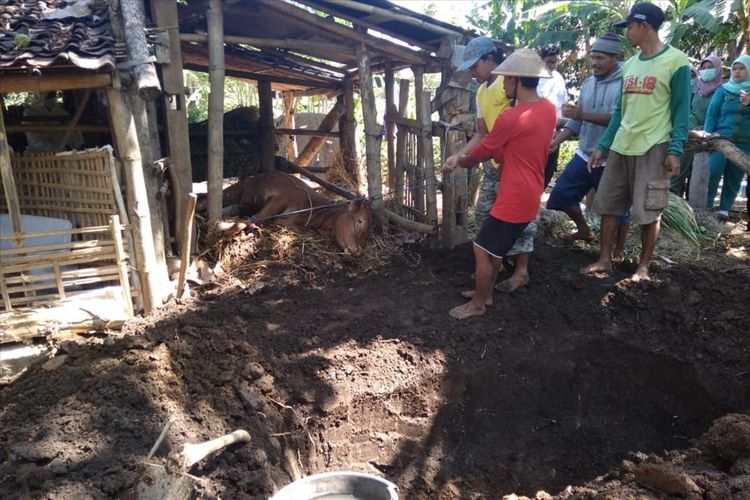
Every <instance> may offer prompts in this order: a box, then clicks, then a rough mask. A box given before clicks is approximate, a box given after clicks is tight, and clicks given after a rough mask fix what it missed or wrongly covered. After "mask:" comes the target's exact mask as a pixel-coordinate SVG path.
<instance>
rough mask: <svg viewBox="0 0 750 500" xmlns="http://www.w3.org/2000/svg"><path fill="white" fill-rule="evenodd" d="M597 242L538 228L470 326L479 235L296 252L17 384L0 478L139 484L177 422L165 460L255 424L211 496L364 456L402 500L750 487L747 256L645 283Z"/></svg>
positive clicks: (217, 474)
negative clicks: (379, 248)
mask: <svg viewBox="0 0 750 500" xmlns="http://www.w3.org/2000/svg"><path fill="white" fill-rule="evenodd" d="M594 257H595V256H594V254H593V253H592V252H591V251H590V250H583V249H580V248H578V247H570V246H555V245H550V244H544V243H540V244H538V245H537V252H536V253H535V254H534V257H533V262H532V268H531V272H532V280H533V281H532V283H531V285H530V286H529V287H528V288H527V289H525V290H523V291H520V292H518V293H516V294H513V295H499V294H496V295H495V304H494V305H493V306H492V308H491V309H490V310H489V312H488V314H486V315H485V316H483V317H479V318H473V319H470V320H467V321H463V322H459V321H456V320H454V319H452V318H450V317H449V316H448V314H447V311H448V309H450V308H451V307H453V306H455V305H457V304H459V303H461V301H462V298H461V297H460V294H459V293H460V291H462V290H464V289H467V287H469V286H470V280H469V276H470V274H471V273H472V271H473V257H472V255H471V249H470V247H469V246H468V245H464V246H461V247H458V248H456V249H454V250H453V251H429V250H422V251H421V253H420V254H418V258H415V257H414V256H412V257H411V258H407V256H404V255H402V256H400V257H397V258H395V259H394V260H393V261H392V262H390V263H389V264H388V265H387V266H385V267H384V268H381V269H377V270H372V271H370V272H367V273H364V274H362V273H358V272H357V273H355V272H353V271H352V269H354V266H352V265H349V264H347V263H346V262H344V264H343V265H342V269H326V268H324V267H320V266H319V267H315V265H314V264H311V263H310V261H306V260H305V259H304V257H299V256H298V258H297V259H296V260H292V261H291V262H289V263H286V264H275V265H274V264H269V266H267V267H266V269H265V274H264V275H263V278H262V280H260V281H259V280H257V279H255V278H254V279H253V280H245V281H239V280H237V281H233V282H231V283H229V282H227V283H225V285H224V286H222V287H214V288H209V289H207V290H205V291H204V293H202V294H201V295H199V296H198V297H196V298H194V299H190V300H185V301H181V302H179V303H173V304H171V305H170V306H168V307H165V308H164V309H163V310H161V311H160V312H159V313H158V314H157V315H156V316H155V317H153V318H150V319H149V320H141V321H138V322H133V323H132V324H129V325H128V327H127V330H126V332H124V333H122V334H118V335H112V336H100V337H93V338H89V339H88V340H87V341H86V342H83V343H81V342H63V343H61V344H60V345H59V351H58V355H57V358H55V359H58V360H59V359H60V358H61V357H62V361H61V362H62V364H61V365H60V366H58V367H54V368H53V369H51V370H43V369H37V370H34V371H32V372H31V373H29V374H28V375H26V376H24V377H23V378H22V379H20V380H18V381H17V382H15V383H13V384H12V385H9V386H7V387H5V388H2V389H0V491H2V492H3V494H2V496H3V497H5V498H52V499H62V498H66V499H67V498H102V497H125V498H127V497H131V496H132V494H133V488H134V486H135V484H136V483H137V482H138V480H139V478H140V477H142V476H143V474H144V470H146V469H147V468H148V467H149V466H147V465H144V462H145V457H146V454H147V453H148V451H149V449H150V447H151V446H152V445H153V444H154V442H155V440H156V438H157V436H158V435H159V432H160V430H161V429H162V427H163V425H164V423H165V421H166V420H167V419H168V418H170V417H171V418H172V419H174V425H173V426H172V427H171V429H170V431H169V433H168V437H167V440H166V441H165V444H164V445H162V447H161V448H160V450H159V452H158V453H157V455H156V457H154V459H153V460H152V462H156V463H158V462H161V461H163V460H164V457H165V456H166V455H167V453H168V452H169V451H170V450H175V449H178V448H179V447H180V446H181V445H182V444H183V443H184V442H186V441H193V442H195V441H201V440H205V439H210V438H213V437H216V436H218V435H220V434H223V433H226V432H230V431H232V430H234V429H238V428H242V429H246V430H247V431H248V432H249V433H250V434H251V436H252V442H251V443H250V444H248V445H244V446H236V447H233V448H230V449H228V450H226V451H225V452H224V453H222V454H221V455H219V456H218V457H217V458H214V459H211V460H208V461H206V462H205V463H203V464H201V465H199V466H197V467H195V468H194V469H193V470H192V471H191V472H192V474H193V475H194V476H197V477H199V478H202V481H201V482H200V483H197V484H198V487H197V488H198V491H199V493H200V494H202V495H204V496H209V497H210V496H211V495H219V496H221V497H222V498H239V499H251V498H256V499H261V498H264V499H265V498H268V496H270V495H271V494H273V493H274V492H275V491H277V490H278V489H279V488H281V487H283V486H284V485H286V484H288V483H290V482H291V481H293V480H294V479H296V478H299V477H301V476H303V475H307V474H310V473H315V472H321V471H325V470H355V471H363V472H368V473H373V474H378V475H381V476H384V477H386V478H388V479H390V480H391V481H393V482H395V483H396V484H397V485H398V486H399V489H400V495H401V498H404V499H445V500H449V499H474V498H486V499H499V498H502V497H503V496H504V495H509V494H511V493H516V494H518V495H527V496H530V497H535V496H537V497H538V498H547V497H545V495H544V494H542V493H539V494H537V492H538V491H540V490H544V491H546V492H549V493H550V494H552V495H555V496H556V498H608V499H620V498H667V497H668V496H669V495H675V496H678V497H683V498H716V499H719V498H737V499H740V498H745V499H746V498H750V418H749V417H748V415H747V413H745V412H747V410H748V408H749V407H750V363H749V362H748V354H750V337H749V336H748V333H749V332H750V307H748V304H749V302H748V301H749V298H750V270H749V269H748V266H747V261H746V260H732V259H731V258H726V260H725V261H724V262H725V264H724V267H723V268H722V267H721V266H718V267H716V266H713V267H712V268H710V269H707V268H705V267H704V266H702V265H701V264H700V263H698V264H680V265H673V266H668V265H666V264H665V263H663V262H660V263H659V264H657V266H656V270H655V272H654V276H655V280H654V281H653V282H651V283H641V284H633V283H630V282H627V281H623V279H624V278H626V277H627V276H628V275H629V273H632V271H633V270H634V265H633V264H621V265H619V266H618V268H617V269H616V270H615V272H614V273H613V275H612V276H610V277H605V278H595V277H584V276H582V275H580V274H579V273H578V269H579V268H580V267H582V266H583V265H585V264H587V263H590V262H592V260H593V259H594ZM256 278H257V276H256ZM58 362H60V361H58ZM727 414H733V415H729V416H728V417H725V418H724V419H723V420H720V421H718V422H716V424H714V428H713V429H712V430H711V433H709V434H707V435H706V436H705V437H704V438H703V440H699V438H700V436H701V435H703V434H704V433H705V432H706V431H707V430H708V429H709V428H710V426H711V425H712V422H714V421H715V419H717V418H719V417H722V416H723V415H727ZM570 485H573V486H570Z"/></svg>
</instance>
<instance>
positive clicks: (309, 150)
mask: <svg viewBox="0 0 750 500" xmlns="http://www.w3.org/2000/svg"><path fill="white" fill-rule="evenodd" d="M343 114H344V107H343V106H342V105H340V104H339V103H338V102H337V103H336V104H334V106H333V108H331V111H329V112H328V114H327V115H326V117H325V118H323V121H322V122H321V123H320V126H319V127H318V130H319V131H321V132H330V131H331V130H333V127H334V126H336V124H337V123H338V121H339V118H341V116H342V115H343ZM323 144H325V138H324V137H320V136H318V137H313V138H312V139H310V140H309V141H307V144H306V145H305V147H304V149H302V151H300V154H299V155H298V156H297V164H299V165H300V166H301V167H306V166H307V165H308V164H309V163H310V162H311V161H312V160H313V158H315V155H317V154H318V151H320V148H321V147H322V146H323Z"/></svg>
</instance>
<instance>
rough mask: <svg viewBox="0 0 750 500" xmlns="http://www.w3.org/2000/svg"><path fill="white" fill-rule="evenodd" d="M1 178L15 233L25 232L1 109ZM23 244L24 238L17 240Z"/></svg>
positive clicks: (9, 216) (11, 225)
mask: <svg viewBox="0 0 750 500" xmlns="http://www.w3.org/2000/svg"><path fill="white" fill-rule="evenodd" d="M0 178H1V179H2V181H3V193H4V194H5V205H6V206H7V207H8V218H9V219H10V227H11V229H12V230H13V232H14V233H16V234H20V233H22V232H23V225H22V224H21V207H20V205H19V202H18V192H17V191H16V180H15V179H14V177H13V168H12V167H11V164H10V149H9V148H8V134H7V133H6V132H5V117H4V116H3V112H2V111H0ZM17 243H18V244H20V245H22V244H23V240H20V241H17ZM0 280H2V275H0Z"/></svg>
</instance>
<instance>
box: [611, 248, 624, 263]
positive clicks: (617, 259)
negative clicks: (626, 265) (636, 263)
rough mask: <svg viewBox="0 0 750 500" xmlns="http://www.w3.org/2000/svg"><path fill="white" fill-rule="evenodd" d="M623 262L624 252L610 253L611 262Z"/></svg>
mask: <svg viewBox="0 0 750 500" xmlns="http://www.w3.org/2000/svg"><path fill="white" fill-rule="evenodd" d="M624 260H625V250H615V251H614V252H612V262H622V261H624Z"/></svg>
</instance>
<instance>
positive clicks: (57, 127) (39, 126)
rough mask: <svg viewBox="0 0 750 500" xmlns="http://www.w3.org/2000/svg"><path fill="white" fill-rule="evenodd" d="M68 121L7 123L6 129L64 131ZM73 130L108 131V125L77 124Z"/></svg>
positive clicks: (16, 130)
mask: <svg viewBox="0 0 750 500" xmlns="http://www.w3.org/2000/svg"><path fill="white" fill-rule="evenodd" d="M70 125H71V124H70V123H63V124H54V123H50V124H43V123H29V124H25V125H8V127H7V131H8V132H12V133H16V134H17V133H21V132H64V131H66V130H68V128H69V127H70ZM72 131H73V132H99V133H101V132H109V127H108V126H106V125H85V124H84V125H81V124H78V125H76V126H75V127H73V128H72Z"/></svg>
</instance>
